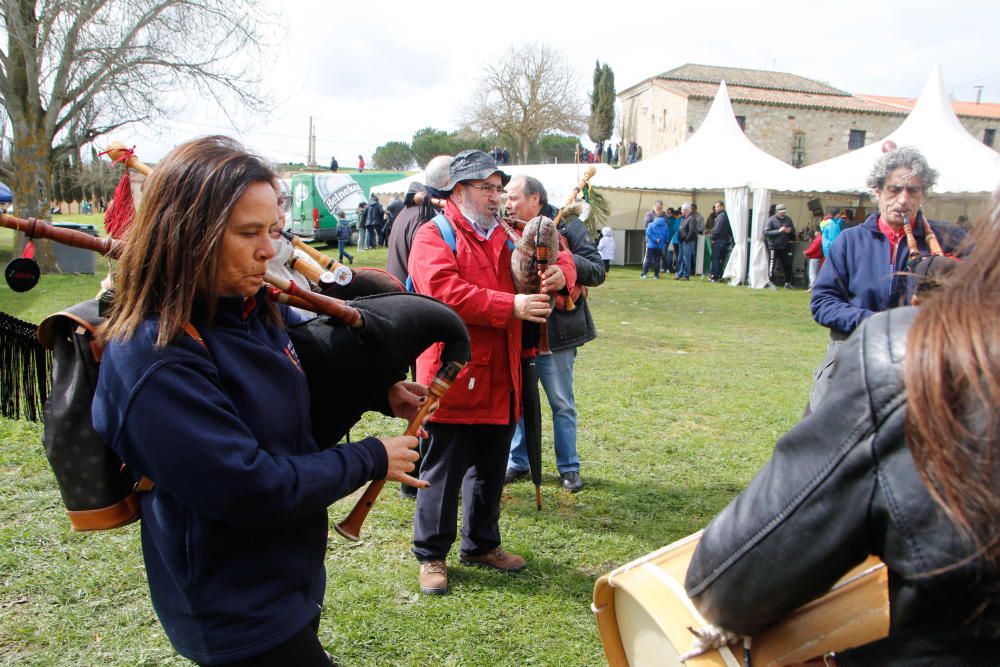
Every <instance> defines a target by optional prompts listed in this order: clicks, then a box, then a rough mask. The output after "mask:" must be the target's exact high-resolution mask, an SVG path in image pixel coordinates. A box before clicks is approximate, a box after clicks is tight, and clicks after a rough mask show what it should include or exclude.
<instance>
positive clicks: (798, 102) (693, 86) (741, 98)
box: [657, 79, 907, 115]
mask: <svg viewBox="0 0 1000 667" xmlns="http://www.w3.org/2000/svg"><path fill="white" fill-rule="evenodd" d="M657 85H658V86H661V87H663V88H666V89H668V90H670V91H672V92H674V93H677V94H678V95H682V96H684V97H700V98H704V99H714V98H715V94H716V93H717V92H718V91H719V85H718V84H717V83H694V82H689V81H664V80H662V79H661V80H659V81H657ZM726 87H727V89H728V90H729V98H730V99H731V100H732V101H734V102H755V103H757V104H773V105H776V106H787V107H800V108H801V107H807V108H812V109H835V110H837V111H857V112H862V113H880V114H892V115H905V114H906V113H907V111H906V110H903V109H900V108H899V107H898V106H894V105H891V104H885V103H882V102H878V101H876V100H869V99H863V98H861V97H857V96H853V95H848V94H847V93H844V94H842V95H817V94H814V93H799V92H788V91H782V90H766V89H763V88H748V87H746V86H730V85H729V81H728V80H727V81H726Z"/></svg>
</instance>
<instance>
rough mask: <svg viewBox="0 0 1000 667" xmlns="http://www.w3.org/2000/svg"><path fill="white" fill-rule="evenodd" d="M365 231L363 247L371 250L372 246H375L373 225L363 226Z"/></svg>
mask: <svg viewBox="0 0 1000 667" xmlns="http://www.w3.org/2000/svg"><path fill="white" fill-rule="evenodd" d="M365 232H366V233H367V236H366V237H365V248H366V249H368V250H371V249H372V248H374V247H376V244H375V227H373V226H372V225H368V227H366V228H365Z"/></svg>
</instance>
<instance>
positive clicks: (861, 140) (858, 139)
mask: <svg viewBox="0 0 1000 667" xmlns="http://www.w3.org/2000/svg"><path fill="white" fill-rule="evenodd" d="M864 145H865V131H864V130H851V136H850V137H848V139H847V150H849V151H853V150H854V149H855V148H861V147H863V146H864Z"/></svg>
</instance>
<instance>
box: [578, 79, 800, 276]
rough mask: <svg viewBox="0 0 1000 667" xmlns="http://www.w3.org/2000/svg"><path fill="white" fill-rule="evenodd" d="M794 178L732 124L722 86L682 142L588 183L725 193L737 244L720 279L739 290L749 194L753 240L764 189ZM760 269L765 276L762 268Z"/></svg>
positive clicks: (762, 207) (761, 212)
mask: <svg viewBox="0 0 1000 667" xmlns="http://www.w3.org/2000/svg"><path fill="white" fill-rule="evenodd" d="M795 178H796V169H795V168H794V167H792V166H791V165H789V164H787V163H785V162H782V161H781V160H779V159H778V158H776V157H774V156H773V155H770V154H769V153H766V152H765V151H763V150H762V149H760V148H758V147H757V146H756V145H755V144H754V143H753V142H752V141H750V140H749V139H747V137H746V135H745V134H744V133H743V130H742V129H741V128H740V126H739V124H738V123H737V122H736V116H735V115H734V113H733V106H732V103H731V102H730V100H729V92H728V89H727V88H726V82H725V81H723V82H722V83H721V84H720V85H719V91H718V93H716V95H715V100H714V101H713V102H712V106H711V108H710V109H709V111H708V114H707V115H706V116H705V120H704V121H703V122H702V124H701V127H699V128H698V131H697V132H695V133H694V134H693V135H691V137H690V138H689V139H688V140H687V141H686V142H684V143H683V144H681V145H680V146H677V147H676V148H671V149H669V150H666V151H664V152H662V153H660V154H658V155H654V156H653V157H651V158H649V159H647V160H643V161H642V162H637V163H635V164H633V165H629V166H627V167H622V168H621V169H618V170H617V171H614V172H612V173H608V174H598V175H596V176H594V178H593V180H592V181H591V183H592V184H593V185H594V186H595V187H597V188H600V189H604V188H608V189H642V190H674V191H683V190H724V191H725V193H726V211H727V213H728V215H729V221H730V224H731V226H732V228H733V238H734V240H735V243H736V245H735V247H734V249H733V252H732V253H731V254H730V257H729V262H728V263H727V265H726V270H725V273H724V274H723V275H724V277H725V278H726V279H728V280H729V281H730V283H732V284H733V285H738V284H740V283H742V282H743V281H744V280H745V279H746V268H745V267H746V265H747V263H746V240H747V230H748V227H749V224H748V223H749V219H748V211H749V209H748V198H749V191H750V189H753V190H754V217H755V220H754V223H755V224H754V225H753V228H754V229H755V230H758V232H757V233H756V234H755V236H757V235H758V234H759V230H760V229H762V228H763V223H764V221H766V219H767V217H766V214H767V210H768V201H769V200H768V195H767V192H768V190H767V188H769V187H774V184H776V183H783V184H784V183H795V182H796V181H795ZM756 245H757V244H754V246H755V247H756ZM700 247H701V246H700V244H699V249H700ZM754 261H756V263H757V264H759V263H760V262H761V261H764V262H765V264H766V260H763V258H762V257H761V258H754V257H752V258H751V268H753V266H754V265H755V264H754ZM764 270H765V272H766V266H765V267H764ZM765 282H766V279H765ZM751 286H752V287H763V284H761V285H755V284H753V281H751Z"/></svg>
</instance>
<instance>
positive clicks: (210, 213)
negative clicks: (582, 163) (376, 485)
mask: <svg viewBox="0 0 1000 667" xmlns="http://www.w3.org/2000/svg"><path fill="white" fill-rule="evenodd" d="M275 183H276V178H275V173H274V171H273V170H272V169H271V168H270V167H269V166H268V165H267V164H266V163H265V162H264V161H263V160H262V159H260V158H258V157H256V156H253V155H250V154H248V153H246V152H245V151H244V150H243V149H242V148H241V147H240V146H239V145H238V144H236V143H235V142H234V141H232V140H231V139H227V138H225V137H205V138H202V139H198V140H195V141H192V142H189V143H187V144H183V145H181V146H179V147H177V148H176V149H174V150H173V151H172V152H171V153H170V154H169V155H168V156H167V157H166V158H165V159H164V160H163V161H162V162H161V163H160V164H159V165H158V166H157V169H156V171H155V172H154V173H153V174H152V176H150V178H149V179H148V180H147V182H146V188H145V190H146V192H145V196H144V197H143V205H142V207H141V209H140V210H139V214H138V217H137V219H136V222H135V224H134V226H133V227H132V229H131V231H130V234H129V242H128V247H127V249H126V250H125V252H124V255H123V257H122V259H121V263H120V265H119V271H118V273H117V280H116V282H117V285H118V291H117V295H116V299H115V303H114V306H113V308H112V311H111V313H110V316H109V318H108V320H107V322H106V325H105V327H104V328H103V330H102V332H101V338H102V340H103V342H104V343H105V344H106V347H105V350H104V356H103V359H102V361H101V369H100V375H99V378H98V386H97V391H96V394H95V396H94V401H93V408H92V416H93V422H94V427H95V429H96V431H97V432H98V433H99V434H100V435H101V436H102V437H103V438H104V439H105V441H106V442H107V443H108V444H109V445H110V446H111V447H112V448H113V449H114V450H115V452H116V453H117V454H118V455H119V457H120V458H121V459H122V461H123V462H124V463H125V464H126V466H127V468H128V470H129V471H130V472H131V473H132V474H133V475H134V476H135V477H136V478H137V479H138V478H139V477H140V476H142V477H145V478H148V480H151V481H152V483H153V487H152V489H151V490H150V491H148V492H144V493H142V494H141V505H142V551H143V558H144V561H145V565H146V574H147V579H148V581H149V589H150V594H151V598H152V602H153V607H154V609H155V611H156V614H157V616H158V617H159V619H160V622H161V623H162V624H163V629H164V631H165V632H166V634H167V637H168V638H169V639H170V641H171V643H172V644H173V645H174V648H175V649H176V650H177V651H178V652H179V653H180V654H181V655H183V656H185V657H186V658H189V659H190V660H193V661H195V662H197V663H198V664H200V665H242V666H246V665H305V666H308V667H313V666H316V667H319V666H323V667H328V666H329V665H331V664H332V663H331V660H330V657H329V655H328V654H327V653H326V651H325V650H324V649H323V646H322V645H321V644H320V642H319V639H318V637H317V634H316V632H317V628H318V625H319V613H320V609H321V608H322V605H323V595H324V592H325V589H326V572H325V569H324V565H323V561H324V558H325V555H326V544H327V527H328V519H327V506H328V505H330V504H331V503H333V502H334V501H336V500H337V499H339V498H342V497H344V496H345V495H347V494H349V493H351V492H352V491H354V490H355V489H357V488H358V487H359V486H361V485H362V484H364V483H365V482H367V481H369V480H375V479H382V478H385V477H388V478H389V479H396V480H400V481H407V482H408V483H410V484H414V485H417V486H421V485H423V483H421V482H418V481H417V480H415V479H414V478H412V477H411V476H410V475H409V474H407V473H408V472H409V471H411V470H412V469H413V461H414V460H415V459H416V458H417V455H416V452H414V451H413V448H414V447H415V446H416V438H414V437H409V436H398V437H391V438H382V439H378V438H366V439H364V440H362V441H360V442H356V443H349V444H346V445H342V446H337V447H332V448H328V449H324V450H320V448H319V446H318V445H317V443H316V440H315V439H314V437H313V435H312V432H311V428H310V417H309V411H308V406H309V390H308V386H307V384H306V378H305V375H304V373H303V372H302V369H301V367H300V365H299V362H298V358H297V356H296V352H295V349H294V347H293V346H292V344H291V342H290V341H289V338H288V335H287V333H286V330H285V327H284V325H285V323H286V321H288V322H289V323H291V322H292V321H293V320H294V319H296V316H295V315H294V314H293V313H291V312H290V311H289V310H288V309H286V308H284V307H278V306H276V305H275V304H273V303H272V302H271V301H270V300H269V299H268V298H267V297H266V289H265V288H264V286H263V279H264V273H265V270H266V266H267V261H268V260H269V259H270V258H271V257H272V256H273V255H274V248H273V245H272V243H271V239H270V237H269V236H268V231H269V229H270V228H271V227H272V225H274V224H275V220H276V218H277V216H278V215H279V210H278V208H277V191H276V188H275ZM423 396H426V388H424V387H421V386H418V385H415V384H410V383H399V384H397V385H395V386H393V387H392V389H390V391H389V396H388V399H389V401H388V402H389V404H390V405H391V406H392V408H393V412H394V413H395V414H396V415H397V416H402V417H410V418H412V417H413V416H414V415H416V414H417V411H418V410H419V405H420V402H421V401H422V397H423Z"/></svg>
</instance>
